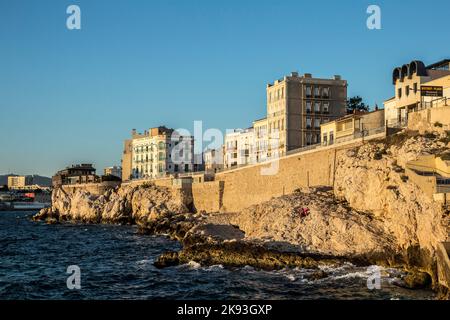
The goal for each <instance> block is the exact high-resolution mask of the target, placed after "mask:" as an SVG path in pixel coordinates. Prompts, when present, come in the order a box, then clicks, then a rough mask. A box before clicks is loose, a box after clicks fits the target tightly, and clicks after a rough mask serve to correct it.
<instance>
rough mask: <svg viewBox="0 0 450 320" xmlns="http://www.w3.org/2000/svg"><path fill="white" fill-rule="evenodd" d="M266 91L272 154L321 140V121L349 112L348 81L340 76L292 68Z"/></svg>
mask: <svg viewBox="0 0 450 320" xmlns="http://www.w3.org/2000/svg"><path fill="white" fill-rule="evenodd" d="M266 91H267V127H268V134H269V143H268V144H269V156H272V153H274V152H277V153H278V155H279V156H283V155H285V154H286V153H287V152H288V151H290V150H294V149H298V148H301V147H304V146H307V145H311V144H317V143H320V125H321V124H322V123H326V122H328V121H331V120H334V119H337V118H340V117H342V116H344V115H345V114H346V101H347V81H346V80H342V79H341V77H340V76H334V78H332V79H319V78H313V77H312V75H311V74H308V73H307V74H305V75H303V76H299V74H298V73H297V72H292V73H291V75H290V76H285V77H284V78H283V79H280V80H276V81H275V82H274V83H271V84H268V85H267V89H266ZM271 139H275V140H278V141H277V143H274V142H273V141H270V140H271ZM274 145H277V147H275V148H274Z"/></svg>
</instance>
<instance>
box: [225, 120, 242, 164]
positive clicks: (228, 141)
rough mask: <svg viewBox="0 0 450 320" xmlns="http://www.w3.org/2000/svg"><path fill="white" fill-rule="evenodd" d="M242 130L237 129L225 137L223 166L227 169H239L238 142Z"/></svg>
mask: <svg viewBox="0 0 450 320" xmlns="http://www.w3.org/2000/svg"><path fill="white" fill-rule="evenodd" d="M241 131H242V130H239V129H235V130H234V131H233V132H229V133H227V134H226V135H225V143H224V145H223V166H224V167H225V168H233V167H237V165H238V161H239V157H238V141H239V135H240V134H241Z"/></svg>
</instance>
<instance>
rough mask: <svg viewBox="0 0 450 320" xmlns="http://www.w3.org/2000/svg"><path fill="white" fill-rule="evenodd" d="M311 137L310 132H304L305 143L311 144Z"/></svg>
mask: <svg viewBox="0 0 450 320" xmlns="http://www.w3.org/2000/svg"><path fill="white" fill-rule="evenodd" d="M311 139H312V136H311V133H307V134H306V145H308V146H309V145H311Z"/></svg>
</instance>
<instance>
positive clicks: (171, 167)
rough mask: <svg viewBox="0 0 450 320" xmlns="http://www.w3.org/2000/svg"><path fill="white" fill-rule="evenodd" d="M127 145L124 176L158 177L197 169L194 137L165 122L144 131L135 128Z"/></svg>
mask: <svg viewBox="0 0 450 320" xmlns="http://www.w3.org/2000/svg"><path fill="white" fill-rule="evenodd" d="M124 147H125V148H124V152H123V156H122V165H123V166H124V170H123V174H122V176H123V178H125V179H124V180H130V179H155V178H162V177H165V176H167V175H170V174H178V173H186V172H193V171H195V170H196V165H195V161H194V138H193V137H192V136H182V135H180V134H179V133H178V132H177V131H176V130H174V129H168V128H166V127H163V126H162V127H157V128H152V129H150V130H149V131H144V133H142V134H141V133H137V132H136V130H133V131H132V138H131V139H130V140H127V141H125V144H124Z"/></svg>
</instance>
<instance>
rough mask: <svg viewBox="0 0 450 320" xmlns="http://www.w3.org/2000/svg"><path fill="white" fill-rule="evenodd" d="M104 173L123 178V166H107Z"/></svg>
mask: <svg viewBox="0 0 450 320" xmlns="http://www.w3.org/2000/svg"><path fill="white" fill-rule="evenodd" d="M103 175H105V176H114V177H118V178H122V168H121V167H117V166H112V167H107V168H105V169H104V170H103Z"/></svg>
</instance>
